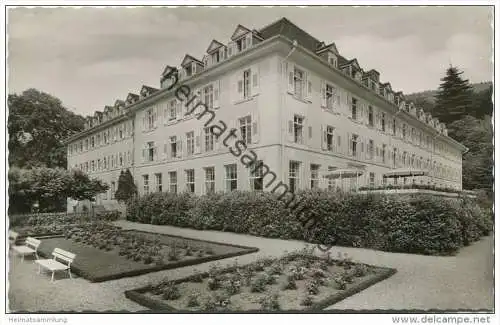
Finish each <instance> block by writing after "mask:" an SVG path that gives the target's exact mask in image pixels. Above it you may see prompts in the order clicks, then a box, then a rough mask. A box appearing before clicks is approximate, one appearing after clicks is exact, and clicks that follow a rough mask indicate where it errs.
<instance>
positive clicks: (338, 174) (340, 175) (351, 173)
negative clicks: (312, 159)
mask: <svg viewBox="0 0 500 325" xmlns="http://www.w3.org/2000/svg"><path fill="white" fill-rule="evenodd" d="M363 173H364V171H363V170H361V169H356V168H352V169H336V170H332V171H329V172H328V173H326V174H324V175H323V177H324V178H326V179H340V183H341V187H342V188H343V180H344V179H346V178H355V179H356V184H355V189H354V190H356V191H357V190H358V189H359V182H358V177H359V176H361V175H363Z"/></svg>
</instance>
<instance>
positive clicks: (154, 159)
mask: <svg viewBox="0 0 500 325" xmlns="http://www.w3.org/2000/svg"><path fill="white" fill-rule="evenodd" d="M157 160H158V147H154V148H153V161H157Z"/></svg>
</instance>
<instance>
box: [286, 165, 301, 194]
mask: <svg viewBox="0 0 500 325" xmlns="http://www.w3.org/2000/svg"><path fill="white" fill-rule="evenodd" d="M299 168H300V162H298V161H293V160H292V161H290V163H289V166H288V186H289V187H290V191H291V192H292V193H295V191H296V190H297V189H298V186H299V181H300V178H299Z"/></svg>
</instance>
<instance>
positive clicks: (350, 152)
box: [347, 132, 352, 156]
mask: <svg viewBox="0 0 500 325" xmlns="http://www.w3.org/2000/svg"><path fill="white" fill-rule="evenodd" d="M351 143H352V136H351V133H349V132H347V152H348V153H349V156H352V145H351Z"/></svg>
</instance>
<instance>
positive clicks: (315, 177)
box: [311, 164, 320, 188]
mask: <svg viewBox="0 0 500 325" xmlns="http://www.w3.org/2000/svg"><path fill="white" fill-rule="evenodd" d="M319 167H320V166H319V165H315V164H311V188H319Z"/></svg>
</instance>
